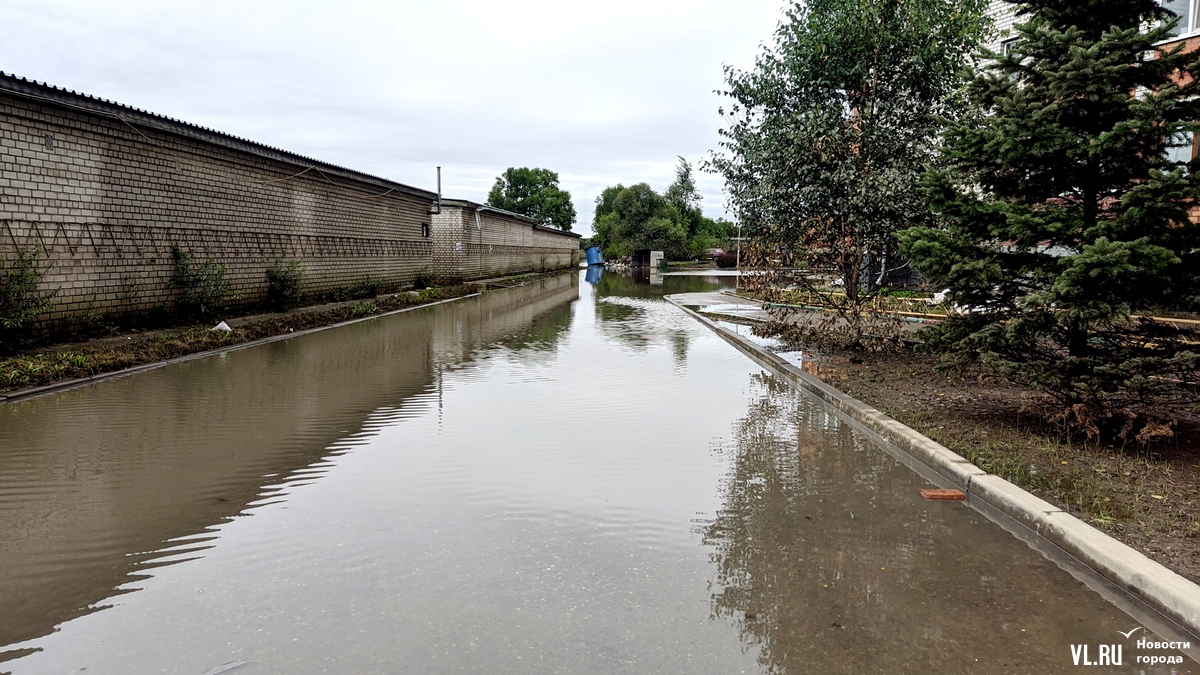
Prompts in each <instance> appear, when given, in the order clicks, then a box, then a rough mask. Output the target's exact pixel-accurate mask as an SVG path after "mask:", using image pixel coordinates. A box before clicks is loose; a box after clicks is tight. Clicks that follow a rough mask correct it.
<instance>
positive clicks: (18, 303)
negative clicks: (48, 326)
mask: <svg viewBox="0 0 1200 675" xmlns="http://www.w3.org/2000/svg"><path fill="white" fill-rule="evenodd" d="M39 258H40V254H39V253H38V251H37V249H36V248H35V249H34V250H33V252H32V253H30V252H27V251H24V250H21V249H18V250H17V252H16V258H14V259H12V260H10V261H8V262H5V261H4V260H3V259H0V353H8V352H11V351H13V350H15V349H18V348H19V347H21V346H23V345H24V344H26V343H27V342H28V341H29V324H30V323H31V322H32V321H33V320H34V319H36V318H37V317H38V315H40V314H42V313H44V312H45V311H46V310H48V309H49V308H50V300H51V299H53V298H54V296H56V295H58V291H59V289H57V288H56V289H54V290H52V291H44V292H43V291H39V290H38V286H39V285H40V284H41V281H42V277H44V276H45V274H46V273H45V270H41V269H39V268H38V260H39Z"/></svg>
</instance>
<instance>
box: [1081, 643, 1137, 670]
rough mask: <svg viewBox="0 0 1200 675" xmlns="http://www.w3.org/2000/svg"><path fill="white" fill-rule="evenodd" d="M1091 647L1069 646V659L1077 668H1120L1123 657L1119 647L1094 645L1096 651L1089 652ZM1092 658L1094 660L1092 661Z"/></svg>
mask: <svg viewBox="0 0 1200 675" xmlns="http://www.w3.org/2000/svg"><path fill="white" fill-rule="evenodd" d="M1090 646H1091V645H1071V658H1072V659H1074V660H1075V665H1077V666H1122V665H1125V664H1123V663H1122V662H1121V658H1122V656H1123V653H1122V651H1123V650H1122V649H1121V645H1096V651H1095V652H1090V651H1089V650H1088V648H1089V647H1090ZM1093 657H1094V658H1095V660H1093Z"/></svg>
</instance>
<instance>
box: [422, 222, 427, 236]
mask: <svg viewBox="0 0 1200 675" xmlns="http://www.w3.org/2000/svg"><path fill="white" fill-rule="evenodd" d="M421 236H422V237H428V236H429V223H421Z"/></svg>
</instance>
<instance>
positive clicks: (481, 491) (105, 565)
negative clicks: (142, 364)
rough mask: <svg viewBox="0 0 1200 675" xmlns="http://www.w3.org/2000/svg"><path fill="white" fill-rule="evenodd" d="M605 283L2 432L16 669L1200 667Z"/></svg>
mask: <svg viewBox="0 0 1200 675" xmlns="http://www.w3.org/2000/svg"><path fill="white" fill-rule="evenodd" d="M583 276H584V275H582V274H580V275H578V276H576V275H561V276H557V277H551V278H548V279H543V280H540V281H537V282H535V283H532V284H529V285H527V286H523V287H520V288H515V289H509V290H505V291H497V292H491V293H488V294H485V295H484V296H482V297H478V298H471V299H467V300H463V301H460V302H455V303H450V304H446V305H441V306H437V307H431V308H427V309H420V310H416V311H413V312H408V313H404V314H400V315H396V316H391V317H384V318H380V319H378V320H375V321H369V322H364V323H359V324H355V325H352V326H347V327H343V328H338V329H334V330H329V331H324V332H320V333H315V334H312V335H306V336H302V337H298V338H294V339H292V340H288V341H284V342H277V343H273V344H269V345H264V346H261V347H256V348H250V349H245V350H240V351H232V352H228V353H226V354H223V355H218V356H213V357H211V358H206V359H199V360H196V361H191V362H187V363H182V364H177V365H173V366H168V367H164V368H160V369H157V370H153V371H150V372H146V373H143V374H139V375H136V376H132V377H127V378H122V379H117V380H111V381H106V382H102V383H98V384H95V385H91V386H88V387H84V388H79V389H74V390H69V391H66V392H62V393H59V394H55V395H50V396H44V397H41V398H36V399H31V400H27V401H24V402H19V403H14V404H9V405H4V406H0V574H2V576H0V672H11V673H13V674H14V675H15V674H26V673H38V674H41V673H80V672H82V673H87V674H89V675H95V674H104V673H182V674H194V675H203V674H205V673H208V672H232V673H234V674H235V675H242V674H246V675H249V674H252V673H324V672H331V673H720V674H726V673H843V672H844V673H876V672H878V673H928V672H943V673H1035V672H1036V673H1068V672H1077V666H1076V665H1075V662H1076V661H1078V659H1079V657H1080V654H1081V647H1082V646H1086V647H1087V649H1088V652H1087V655H1088V656H1087V658H1089V659H1090V660H1092V661H1096V660H1097V659H1098V658H1099V656H1100V655H1101V651H1100V648H1101V647H1102V646H1108V645H1113V646H1121V647H1122V651H1121V655H1122V657H1123V661H1122V665H1121V666H1114V667H1093V668H1089V669H1087V670H1086V671H1085V672H1114V673H1115V672H1120V673H1136V672H1146V673H1171V672H1175V673H1191V672H1197V668H1196V664H1195V663H1194V662H1192V661H1190V660H1185V662H1184V663H1183V664H1182V665H1176V666H1173V667H1167V666H1145V665H1136V664H1135V663H1134V655H1135V654H1139V653H1147V654H1149V653H1153V654H1164V655H1166V654H1178V652H1173V651H1170V650H1157V651H1149V652H1139V651H1137V650H1136V649H1135V648H1134V647H1135V642H1136V640H1137V639H1138V638H1139V636H1140V634H1141V633H1142V631H1144V630H1145V629H1142V630H1141V631H1138V633H1137V634H1133V635H1132V637H1131V638H1128V639H1127V638H1125V637H1123V635H1122V634H1124V633H1126V632H1127V631H1130V630H1131V629H1133V628H1135V627H1136V626H1138V623H1137V621H1136V620H1135V619H1133V618H1131V617H1130V616H1128V615H1126V614H1125V613H1123V612H1122V611H1121V610H1119V609H1117V608H1116V607H1115V606H1113V605H1111V604H1109V603H1108V602H1107V601H1105V600H1104V599H1103V598H1102V597H1101V596H1100V595H1098V594H1097V593H1095V592H1093V591H1092V590H1090V589H1089V588H1088V587H1086V586H1084V585H1083V584H1082V583H1080V582H1078V581H1076V580H1075V579H1074V578H1073V577H1072V576H1070V575H1069V574H1067V573H1065V572H1063V571H1062V570H1060V569H1059V568H1058V567H1057V566H1056V565H1055V564H1054V563H1052V562H1051V561H1049V560H1047V559H1045V558H1044V557H1042V556H1041V555H1040V554H1039V553H1037V552H1035V551H1034V550H1032V549H1030V548H1028V547H1027V546H1026V545H1025V544H1023V543H1021V542H1020V541H1018V540H1017V539H1015V538H1014V537H1012V536H1011V535H1009V534H1008V533H1007V532H1005V531H1004V530H1002V529H1001V528H1000V527H998V526H996V525H995V524H993V523H991V522H990V521H988V520H987V519H985V518H984V517H983V516H981V515H980V514H978V513H976V512H975V511H972V510H971V509H969V508H966V507H965V506H963V505H961V504H958V503H946V502H927V501H923V500H922V499H921V497H920V495H919V490H920V488H922V487H927V484H926V483H924V482H923V481H922V479H921V478H920V477H918V476H917V475H916V474H914V473H912V472H911V471H910V470H909V469H907V468H905V467H904V466H903V465H901V464H900V463H899V462H898V461H897V460H895V459H893V458H892V457H891V456H889V455H888V454H886V453H885V452H883V451H882V450H880V449H878V448H877V447H875V446H873V445H871V444H870V443H869V442H867V441H866V440H864V439H863V438H861V437H859V436H858V435H856V434H855V433H854V432H853V431H852V430H851V429H849V428H848V427H847V426H846V425H844V424H842V423H841V422H839V420H838V419H837V418H836V417H834V416H832V415H831V414H829V413H828V412H826V411H825V410H824V409H823V408H822V407H821V406H820V405H819V404H817V403H815V402H813V401H811V400H810V399H808V398H806V397H804V396H803V395H801V394H799V393H797V392H796V391H795V390H793V389H791V388H790V387H788V386H787V385H786V384H784V383H783V382H782V381H779V380H777V379H776V378H774V377H772V376H771V375H769V374H767V373H765V372H763V371H762V369H761V368H759V367H757V366H756V365H755V364H753V363H752V362H751V361H750V360H749V359H748V358H746V357H745V356H743V355H742V354H740V353H739V352H738V351H736V350H735V349H734V348H733V347H731V346H730V345H728V344H726V343H725V342H724V341H722V340H721V339H720V338H719V337H718V336H716V335H715V334H713V333H712V332H711V331H709V330H708V329H706V328H705V327H703V326H702V325H700V324H699V323H697V322H695V321H694V320H692V319H690V318H689V317H688V316H686V315H685V314H684V313H683V312H681V311H679V310H678V309H676V308H674V307H672V306H671V305H669V304H667V303H666V302H664V301H663V300H662V296H663V295H665V294H669V293H681V292H702V291H707V290H713V289H715V288H717V287H719V286H720V285H721V284H723V283H727V282H729V281H731V280H729V279H722V278H717V277H711V278H710V277H703V276H666V277H656V278H655V279H654V280H653V281H654V283H638V282H635V281H634V280H633V279H631V278H628V277H622V276H616V275H613V274H605V275H603V276H602V278H600V279H599V280H598V283H595V284H592V283H587V282H585V281H584V278H583ZM593 281H595V279H594V278H593ZM222 668H224V669H226V670H225V671H222V670H221V669H222ZM85 669H86V670H85Z"/></svg>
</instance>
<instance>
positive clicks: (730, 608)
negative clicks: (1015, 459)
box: [700, 375, 1167, 673]
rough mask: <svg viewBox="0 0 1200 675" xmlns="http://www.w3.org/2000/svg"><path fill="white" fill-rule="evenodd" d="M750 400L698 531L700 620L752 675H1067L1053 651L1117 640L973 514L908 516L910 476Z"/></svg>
mask: <svg viewBox="0 0 1200 675" xmlns="http://www.w3.org/2000/svg"><path fill="white" fill-rule="evenodd" d="M750 399H751V400H750V404H749V408H748V410H747V412H746V415H745V416H744V417H743V418H742V419H741V420H739V421H738V422H737V423H736V424H735V425H734V434H733V442H732V444H731V447H729V448H728V449H727V451H728V452H729V453H730V454H731V458H732V461H733V463H732V467H731V471H730V473H729V475H728V476H727V477H726V479H725V480H724V482H723V486H722V490H721V491H722V495H723V497H722V500H723V505H722V507H721V508H720V510H719V511H718V513H717V516H716V518H714V519H713V520H712V521H711V522H709V523H706V524H704V526H703V527H702V528H701V530H700V531H701V534H702V535H703V537H704V544H705V545H706V546H709V547H712V559H713V561H714V562H715V563H716V564H717V566H718V571H717V574H716V577H715V580H714V584H713V586H714V592H713V593H712V600H711V604H712V613H713V617H714V619H728V620H733V621H734V622H735V623H736V625H737V627H738V630H739V632H740V633H741V636H742V639H743V641H744V642H745V643H746V644H747V646H753V647H757V648H758V649H759V651H758V654H759V657H758V660H759V663H760V664H761V665H762V666H763V668H764V670H765V671H766V672H770V673H810V672H821V673H826V672H855V673H857V672H896V673H899V672H928V671H929V670H930V669H933V670H936V671H938V672H955V673H960V672H997V673H1010V672H1035V671H1036V672H1070V671H1071V668H1072V662H1071V661H1070V659H1069V657H1068V654H1067V653H1066V645H1071V644H1081V643H1087V642H1091V643H1093V644H1096V643H1097V642H1098V641H1105V642H1113V641H1114V640H1115V639H1116V631H1117V630H1128V628H1127V627H1125V628H1122V626H1123V625H1124V624H1125V623H1129V622H1130V621H1131V620H1130V619H1129V618H1128V617H1125V616H1124V615H1122V614H1121V613H1120V612H1119V611H1116V610H1115V609H1114V608H1112V607H1111V606H1107V605H1105V604H1103V603H1102V602H1099V598H1098V597H1096V596H1094V595H1093V594H1092V593H1091V592H1090V591H1088V590H1087V589H1086V588H1085V587H1083V586H1082V584H1079V583H1077V582H1075V581H1073V580H1070V579H1066V578H1065V575H1063V574H1061V573H1060V572H1059V571H1058V570H1057V569H1055V568H1054V566H1053V565H1052V564H1050V563H1049V562H1048V561H1046V560H1044V559H1042V558H1041V557H1040V556H1038V555H1037V554H1035V553H1033V552H1032V551H1029V550H1028V549H1025V548H1024V547H1023V546H1020V545H1019V544H1017V543H1016V542H1015V541H1013V540H1012V538H1011V537H1009V536H1008V535H1007V534H1006V533H1004V532H1003V531H1002V530H1000V529H999V528H997V527H994V526H992V525H991V524H990V523H988V522H987V521H986V520H984V519H983V518H982V517H981V516H979V515H978V514H976V513H975V512H974V511H971V510H970V509H968V508H966V507H965V506H962V505H959V504H951V503H935V502H925V501H922V500H921V499H920V498H919V497H918V496H917V492H918V488H920V487H921V481H920V480H919V479H918V478H917V477H916V476H915V475H914V474H913V473H912V472H911V471H909V470H908V469H906V468H904V467H902V466H901V465H900V464H899V463H898V462H897V461H895V460H893V459H892V458H890V457H889V456H887V455H885V454H883V453H882V452H881V451H880V450H878V449H877V448H874V447H873V446H870V445H869V444H867V443H865V442H864V441H862V440H861V439H860V438H858V437H856V436H855V435H854V434H853V433H852V432H851V431H850V430H849V429H848V428H846V427H844V426H843V425H841V424H839V422H838V420H837V419H836V418H835V417H833V416H832V415H831V414H830V413H828V412H826V411H825V410H824V409H823V408H822V407H820V406H819V405H817V404H815V403H813V402H811V401H810V400H809V399H807V398H805V397H803V396H802V395H800V394H798V393H797V392H796V391H795V390H794V389H792V388H791V387H789V386H787V385H786V384H784V383H782V382H781V381H779V380H777V379H775V378H773V377H770V376H767V375H759V376H755V377H754V378H753V381H752V386H751V392H750ZM1097 607H1099V611H1097ZM1130 659H1132V657H1130ZM932 664H936V666H934V665H932ZM1144 672H1160V671H1155V670H1146V671H1144ZM1161 672H1167V671H1166V670H1165V669H1164V670H1162V671H1161Z"/></svg>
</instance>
